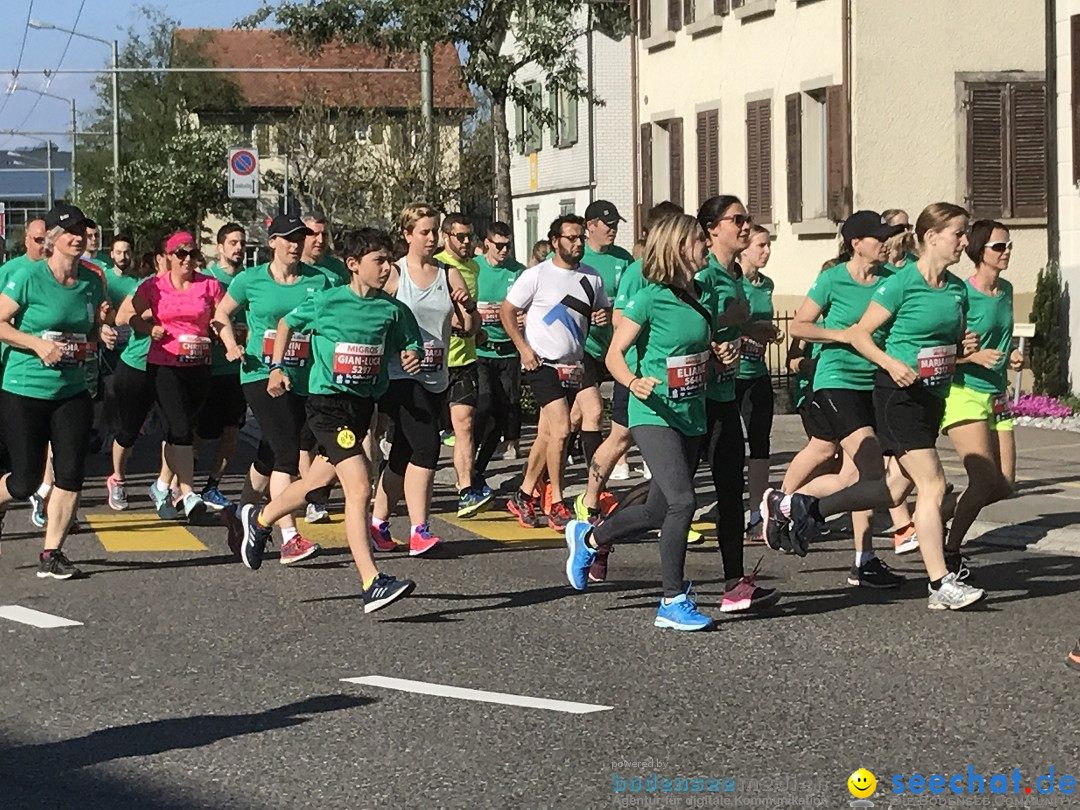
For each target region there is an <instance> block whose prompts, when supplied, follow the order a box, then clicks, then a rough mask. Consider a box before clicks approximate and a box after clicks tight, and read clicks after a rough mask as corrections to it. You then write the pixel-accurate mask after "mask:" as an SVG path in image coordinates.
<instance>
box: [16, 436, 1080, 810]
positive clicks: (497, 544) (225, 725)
mask: <svg viewBox="0 0 1080 810" xmlns="http://www.w3.org/2000/svg"><path fill="white" fill-rule="evenodd" d="M781 449H783V448H781ZM143 462H144V463H141V464H139V463H137V464H136V467H138V468H141V469H147V468H148V467H149V461H147V460H146V459H143ZM101 463H102V460H101V459H98V460H97V462H96V471H97V472H102V468H101ZM577 475H580V468H579V469H578V471H577ZM133 479H134V480H136V481H138V482H140V484H145V483H148V482H149V480H150V476H148V475H146V476H142V477H135V476H133ZM631 483H633V482H631ZM699 483H700V485H701V489H700V490H699V491H701V492H704V484H705V481H704V478H701V479H699ZM226 488H227V490H229V491H230V492H231V493H236V492H237V491H238V489H239V479H238V477H237V476H235V475H234V476H230V478H229V480H228V482H227V487H226ZM132 493H133V495H132V501H133V509H132V512H131V513H130V515H131V516H130V517H128V514H127V513H125V516H124V519H125V520H131V521H132V522H131V523H130V524H125V526H124V527H122V529H121V530H119V531H118V530H116V529H115V528H114V527H112V526H111V525H110V524H109V520H110V519H113V520H114V519H115V513H110V512H109V510H108V509H107V508H106V507H105V506H104V505H103V503H102V498H103V494H104V490H103V479H102V478H101V477H100V476H95V477H94V479H93V481H92V485H91V486H90V488H89V489H88V492H87V495H86V498H85V502H84V507H83V513H84V514H85V515H88V516H90V521H91V522H92V523H94V525H96V526H98V527H99V531H97V532H86V533H82V534H78V535H75V536H73V537H72V538H71V540H70V542H69V545H68V552H69V556H70V557H71V558H72V559H73V560H75V561H77V562H78V563H79V564H80V565H82V566H83V567H84V568H85V570H86V571H87V573H88V574H89V576H88V577H87V578H86V579H83V580H79V581H71V582H65V583H61V582H54V581H51V580H39V579H37V578H36V577H35V576H34V575H33V572H34V570H35V567H36V555H37V552H38V550H39V549H40V541H39V537H40V535H39V533H37V532H31V531H30V527H29V523H28V522H27V521H26V519H25V510H22V511H21V512H20V513H19V514H16V515H13V516H11V517H10V518H9V520H8V522H7V528H6V531H7V533H6V535H5V537H4V539H3V556H2V558H0V604H3V605H19V606H22V607H25V608H31V609H34V610H38V611H42V612H44V613H47V614H50V615H53V616H60V617H64V618H66V619H70V620H74V621H77V622H80V623H81V624H80V625H77V626H70V627H61V628H54V629H44V628H39V627H35V626H30V625H26V624H21V623H17V622H15V621H11V620H8V619H0V694H2V696H3V697H2V701H0V712H2V714H0V807H2V808H45V807H48V808H110V809H112V808H150V807H154V808H175V809H176V810H180V808H184V809H185V810H186V809H187V808H236V809H237V810H243V809H245V808H301V807H313V808H376V807H379V808H382V807H387V808H405V807H409V808H412V807H416V808H510V807H513V808H518V807H520V808H549V807H550V808H592V807H608V806H614V807H617V806H663V807H696V806H724V807H829V808H835V807H847V806H848V802H850V801H851V800H852V797H851V795H849V793H848V790H847V787H846V781H847V778H848V776H849V774H851V772H852V771H854V770H855V769H857V768H859V767H865V768H867V769H869V770H870V771H871V772H873V773H874V774H875V775H876V777H877V780H878V790H877V794H876V795H875V796H874V797H873V801H874V803H875V806H876V807H879V808H880V807H901V806H902V807H919V806H927V807H929V806H934V805H932V804H930V803H929V801H928V800H929V799H930V798H934V799H941V798H945V797H929V796H927V795H926V794H922V795H919V796H912V795H911V794H910V793H905V794H901V795H899V796H897V795H896V794H894V793H893V792H892V789H891V784H892V779H893V777H894V776H896V775H900V776H901V777H903V778H905V779H906V778H907V777H908V776H910V775H911V774H912V773H914V772H918V773H921V774H923V775H929V774H933V773H940V774H946V775H948V774H953V773H961V774H967V773H968V766H969V765H970V766H972V767H973V769H974V771H975V772H976V773H980V774H983V775H985V776H986V779H987V784H988V785H989V777H990V775H991V774H994V773H1006V774H1009V775H1010V776H1009V779H1010V780H1011V779H1012V776H1011V775H1012V773H1013V769H1015V768H1018V769H1019V770H1020V774H1021V777H1020V780H1019V785H1020V792H1019V793H1018V794H1011V795H1009V796H1008V797H1006V798H1008V799H1009V800H1010V804H1009V806H1013V807H1043V806H1060V807H1069V806H1073V807H1076V806H1080V799H1075V798H1073V797H1072V796H1064V795H1062V794H1061V793H1060V792H1059V793H1057V794H1056V796H1049V797H1046V796H1039V794H1038V792H1037V790H1036V791H1033V793H1032V794H1026V793H1025V792H1024V788H1025V787H1028V786H1034V785H1035V784H1036V782H1035V779H1036V777H1037V776H1039V775H1041V774H1049V772H1050V769H1051V768H1053V769H1054V772H1055V778H1056V779H1058V780H1060V777H1061V776H1062V775H1063V774H1066V773H1071V774H1072V775H1073V776H1077V777H1080V773H1077V771H1080V763H1078V761H1077V752H1078V745H1077V742H1076V738H1075V737H1074V736H1073V735H1074V733H1075V717H1076V709H1077V705H1078V703H1077V695H1078V694H1080V692H1078V689H1080V681H1078V673H1075V672H1072V671H1070V670H1068V669H1066V667H1065V666H1064V664H1063V657H1064V654H1065V652H1066V650H1067V648H1068V647H1069V646H1070V645H1071V644H1072V642H1073V641H1074V640H1075V637H1076V634H1077V633H1078V632H1080V622H1078V621H1077V619H1078V615H1077V598H1076V594H1075V582H1076V579H1077V575H1078V574H1080V559H1077V558H1075V557H1069V556H1053V555H1045V554H1037V553H1034V552H1030V551H1029V552H1024V551H1020V550H1014V549H1005V548H999V547H992V546H978V545H976V546H973V547H972V552H973V566H974V567H975V574H974V575H975V577H976V578H977V582H978V583H979V584H980V585H983V586H985V587H986V588H987V589H988V590H989V591H990V594H991V596H990V599H989V600H988V601H987V602H986V603H985V604H984V605H983V606H981V607H979V608H978V609H975V610H971V611H965V612H958V613H944V614H943V613H940V612H936V611H929V610H927V609H926V598H925V592H926V583H925V580H924V579H923V578H922V576H921V574H920V571H919V565H918V562H917V559H912V558H911V557H905V558H900V559H899V560H896V558H894V557H893V555H892V554H891V552H886V553H885V554H884V556H885V557H886V559H888V560H889V561H890V562H891V563H895V565H896V567H897V568H899V569H900V570H901V571H905V572H908V573H909V574H910V575H911V581H910V582H909V583H908V584H907V585H906V586H905V587H904V588H902V589H900V590H899V591H897V592H892V593H888V592H868V591H865V590H860V589H855V588H851V587H849V586H847V585H846V583H845V576H846V573H847V569H848V567H849V566H850V564H851V562H852V553H851V550H850V543H849V541H847V540H845V539H843V538H842V537H839V538H838V537H836V533H834V535H833V536H832V537H831V538H830V539H829V540H827V541H825V542H822V543H820V544H818V545H817V546H815V548H814V549H813V550H812V552H811V554H810V555H809V556H808V557H806V558H805V559H797V558H793V557H787V556H784V555H780V554H777V553H775V552H770V551H768V550H767V549H763V548H754V549H748V550H747V561H748V565H749V566H753V565H754V564H756V563H757V562H758V559H759V558H763V559H762V561H761V578H762V579H763V580H764V581H766V582H768V583H769V584H770V585H774V586H777V587H779V588H781V589H782V590H783V592H784V599H783V600H782V601H781V602H780V604H779V605H778V606H777V607H776V608H775V609H774V610H772V611H771V612H770V613H768V614H764V615H761V616H757V617H745V618H734V619H733V618H720V617H721V614H720V613H719V610H718V606H719V600H720V595H721V590H722V573H721V567H720V559H719V554H718V553H717V550H716V546H715V543H712V544H708V545H706V546H704V547H702V548H700V549H695V550H692V551H691V552H690V554H689V558H688V564H687V570H688V575H689V576H691V577H692V578H693V580H694V583H695V588H696V590H697V592H698V595H699V599H700V604H701V605H702V606H703V607H704V608H705V610H706V611H707V612H710V613H711V614H712V615H714V616H715V617H717V618H718V619H719V622H718V628H717V630H716V631H714V632H710V633H694V634H681V633H676V632H673V631H659V630H656V629H654V628H653V626H652V619H653V616H654V614H655V610H656V603H657V599H658V595H659V586H658V577H659V566H658V557H657V551H656V548H655V544H653V543H652V542H649V541H647V540H645V541H643V542H641V543H639V544H633V545H626V546H622V547H620V548H618V549H617V550H616V551H615V553H614V554H613V555H612V558H611V573H610V577H609V582H608V583H606V584H604V585H602V586H593V587H590V588H589V590H588V591H587V592H586V593H584V594H578V593H574V592H572V591H571V590H570V589H569V588H568V587H567V585H566V582H565V579H564V576H563V563H564V560H565V546H564V545H563V544H562V542H561V540H560V539H559V537H558V536H556V535H555V534H554V533H553V532H548V531H547V530H543V529H541V530H536V531H535V532H533V533H532V534H531V535H530V536H529V538H528V539H524V540H521V539H515V538H516V537H518V536H520V535H521V534H523V532H516V531H515V530H512V529H507V525H508V524H509V521H510V518H509V517H506V518H505V520H501V519H498V520H486V521H483V522H481V523H477V524H475V526H476V530H475V531H471V530H469V529H466V528H461V527H459V526H457V525H452V524H450V523H446V522H442V521H438V522H437V523H436V527H437V529H438V530H439V531H440V532H441V533H442V535H443V536H444V538H446V539H447V541H448V542H447V544H446V547H445V550H444V551H443V553H442V554H441V555H440V556H438V557H435V558H431V559H427V558H423V559H410V558H408V557H407V556H402V555H384V556H385V557H386V559H385V562H384V563H382V565H383V567H384V569H385V570H387V571H390V572H391V573H394V574H396V575H398V576H408V577H411V578H413V579H415V580H416V581H417V583H418V587H417V590H416V592H415V594H414V595H413V596H412V597H411V598H409V599H407V600H404V601H402V602H399V603H397V604H395V605H394V606H392V607H390V608H388V609H386V610H384V611H382V612H379V613H376V614H373V615H368V616H365V615H364V613H363V610H362V604H361V602H360V599H359V586H358V582H357V577H356V573H355V571H354V569H353V567H352V564H351V559H350V558H349V556H348V553H347V550H346V549H345V548H343V547H341V546H340V542H341V526H340V524H335V525H332V526H330V527H322V528H321V529H320V530H319V537H320V539H321V540H322V541H323V542H324V543H326V544H327V546H328V547H327V548H325V549H324V552H323V554H322V555H320V556H319V557H317V558H315V559H313V560H312V561H310V562H308V563H307V564H303V565H301V566H299V567H293V568H285V567H283V566H280V565H278V564H277V561H276V559H273V558H271V559H268V561H267V563H266V564H265V565H264V566H263V569H262V570H260V571H259V572H251V571H248V570H246V569H245V568H243V567H242V566H241V565H240V564H239V563H237V562H235V561H233V560H232V559H231V557H230V556H229V555H228V552H227V549H226V548H225V538H224V531H223V530H222V529H220V528H219V527H213V526H207V527H194V528H192V529H191V530H190V533H189V532H188V530H187V529H186V528H168V527H162V525H161V524H160V522H159V521H158V520H157V518H156V516H154V515H153V513H152V512H151V511H150V508H149V502H148V500H147V499H146V498H145V497H143V493H144V487H143V486H141V485H140V486H135V485H133V486H132ZM439 495H440V497H439V500H438V505H437V507H436V509H437V511H442V512H446V511H447V510H448V509H449V508H450V493H449V490H446V489H442V490H440V492H439ZM403 524H404V519H403V518H400V519H397V521H396V522H395V528H396V529H397V530H398V531H399V532H400V531H401V530H402V529H403V528H404V526H403ZM504 524H507V525H504ZM500 527H501V528H500ZM500 532H502V533H503V534H507V535H508V537H507V538H506V539H504V540H503V541H497V540H492V539H489V538H488V537H485V536H481V535H484V534H486V535H489V536H490V535H499V534H500ZM399 536H400V534H399ZM124 538H128V539H130V541H131V543H134V544H136V545H138V543H143V547H145V548H147V549H152V548H155V547H156V548H158V549H159V550H156V551H155V550H141V551H119V550H110V549H117V548H120V547H122V545H118V544H119V543H121V541H123V540H124ZM185 538H186V539H185ZM335 538H337V542H338V543H339V545H337V546H335V545H333V543H334V542H335ZM185 542H187V543H189V544H191V545H193V546H195V547H198V546H199V544H201V545H202V546H204V547H205V550H202V549H200V550H193V551H180V550H170V549H175V547H176V546H177V544H179V545H183V543H185ZM366 676H382V677H385V678H398V679H407V680H410V681H419V682H424V683H425V684H435V685H441V686H452V687H463V688H468V689H476V690H486V691H490V692H496V693H504V694H508V695H514V696H524V697H528V698H547V699H555V700H561V701H571V702H574V703H583V704H590V705H598V706H603V707H610V708H607V709H605V710H602V711H593V712H589V713H580V714H578V713H569V712H565V711H559V710H550V709H546V708H536V707H531V706H521V705H508V704H506V703H489V702H479V701H477V700H473V699H460V698H457V697H449V696H445V695H431V694H423V693H420V692H416V691H397V690H393V689H388V688H383V687H380V686H373V685H369V684H357V683H352V682H347V681H345V680H343V679H347V678H363V677H366ZM653 774H655V775H656V776H657V778H658V780H662V779H676V778H679V777H685V778H686V779H688V780H689V779H694V778H700V779H702V780H715V782H713V783H710V782H708V781H704V782H702V783H701V784H702V785H703V788H702V790H701V792H688V791H685V790H684V791H672V792H660V791H659V790H657V791H656V792H651V793H650V792H648V791H647V786H648V784H649V783H648V778H649V777H650V775H653ZM634 779H639V780H645V781H644V785H643V786H642V789H641V790H640V791H638V792H633V791H632V788H633V787H634V785H635V783H634V781H633V780H634ZM638 784H641V783H638ZM657 784H660V782H659V781H658V782H657ZM1008 784H1009V788H1010V789H1011V787H1012V782H1011V781H1010V782H1009V783H1008ZM620 787H622V788H623V789H621V790H620V789H619V788H620ZM710 787H711V788H712V790H710ZM967 798H969V799H971V798H976V799H985V800H989V799H990V797H989V796H981V797H980V796H970V795H969V796H968V797H967ZM1050 798H1056V799H1057V801H1058V802H1059V803H1058V804H1056V805H1050V804H1049V803H1048V799H1050ZM999 799H1000V797H999ZM646 801H648V802H650V803H649V804H646V803H645V802H646ZM1073 802H1075V803H1073ZM997 806H1000V804H998V805H997Z"/></svg>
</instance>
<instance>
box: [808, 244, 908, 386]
mask: <svg viewBox="0 0 1080 810" xmlns="http://www.w3.org/2000/svg"><path fill="white" fill-rule="evenodd" d="M891 275H892V272H891V271H890V270H889V269H888V268H886V267H879V268H878V275H877V277H876V278H875V279H874V280H873V281H871V282H870V283H869V284H860V283H859V282H858V281H856V280H855V279H853V278H852V277H851V273H850V272H848V266H847V262H841V263H840V264H837V265H834V266H833V267H830V268H829V269H828V270H822V271H821V273H820V274H819V275H818V277H817V279H816V280H815V281H814V283H813V285H812V286H811V287H810V290H809V291H808V292H807V293H806V297H807V298H809V299H810V300H811V301H813V302H814V303H815V304H817V305H818V306H819V307H821V317H822V319H823V320H822V326H824V327H825V328H826V329H847V328H848V327H849V326H851V325H853V324H856V323H858V322H859V321H860V320H861V319H862V316H863V313H865V312H866V308H867V307H868V306H869V305H870V299H871V298H873V297H874V292H875V291H876V290H877V288H878V287H880V286H881V282H882V281H883V280H884V279H886V278H888V277H889V276H891ZM883 335H884V331H879V332H875V333H874V339H875V340H876V341H877V343H878V345H880V344H881V338H882V337H883ZM815 345H821V349H820V351H819V353H818V362H817V371H816V372H815V374H814V390H815V391H818V390H821V389H823V388H846V389H848V390H852V391H872V390H873V389H874V374H875V373H876V372H877V366H875V365H874V364H873V363H871V362H870V361H869V360H867V359H866V358H865V357H863V356H862V355H861V354H859V353H858V352H857V351H855V349H853V348H852V347H851V346H848V345H846V344H843V343H825V344H815Z"/></svg>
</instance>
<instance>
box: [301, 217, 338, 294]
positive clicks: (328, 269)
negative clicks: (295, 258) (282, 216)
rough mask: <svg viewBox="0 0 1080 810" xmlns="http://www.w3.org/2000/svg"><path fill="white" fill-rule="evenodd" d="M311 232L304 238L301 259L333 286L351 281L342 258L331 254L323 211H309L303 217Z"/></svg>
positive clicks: (328, 233)
mask: <svg viewBox="0 0 1080 810" xmlns="http://www.w3.org/2000/svg"><path fill="white" fill-rule="evenodd" d="M302 220H303V223H304V225H305V226H306V227H307V229H308V231H309V233H308V235H307V236H306V237H305V238H304V250H303V253H301V255H300V261H301V262H303V263H304V264H306V265H310V266H311V267H314V268H315V269H316V270H318V271H319V272H320V273H322V274H323V275H324V276H326V280H327V281H329V282H330V286H331V287H337V286H338V285H340V284H348V283H349V271H348V270H347V269H346V268H345V264H344V263H343V262H342V261H341V259H339V258H337V257H336V256H333V255H331V254H330V247H331V245H330V231H329V229H328V227H327V224H326V215H325V214H323V213H322V212H321V211H309V212H308V213H306V214H304V216H303V217H302Z"/></svg>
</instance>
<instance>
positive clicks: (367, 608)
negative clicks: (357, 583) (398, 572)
mask: <svg viewBox="0 0 1080 810" xmlns="http://www.w3.org/2000/svg"><path fill="white" fill-rule="evenodd" d="M415 587H416V583H415V582H413V581H412V580H411V579H395V578H394V577H392V576H390V575H389V574H379V575H378V576H376V577H375V581H374V582H372V583H371V587H370V588H368V589H367V590H365V591H364V593H363V597H364V613H374V612H375V611H376V610H378V609H379V608H384V607H386V606H387V605H389V604H390V603H391V602H393V601H394V600H396V599H400V598H401V597H403V596H408V595H409V594H410V593H412V590H413V588H415Z"/></svg>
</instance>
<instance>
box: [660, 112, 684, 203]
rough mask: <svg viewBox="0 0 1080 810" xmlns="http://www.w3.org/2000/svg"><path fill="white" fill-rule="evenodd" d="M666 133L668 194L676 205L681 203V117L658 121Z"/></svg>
mask: <svg viewBox="0 0 1080 810" xmlns="http://www.w3.org/2000/svg"><path fill="white" fill-rule="evenodd" d="M660 128H661V129H663V130H664V132H666V133H667V141H668V143H667V146H668V166H667V168H668V196H667V198H668V199H669V200H671V201H672V202H673V203H675V204H676V205H678V206H681V205H682V204H683V125H682V119H681V118H669V119H668V120H666V121H661V122H660Z"/></svg>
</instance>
